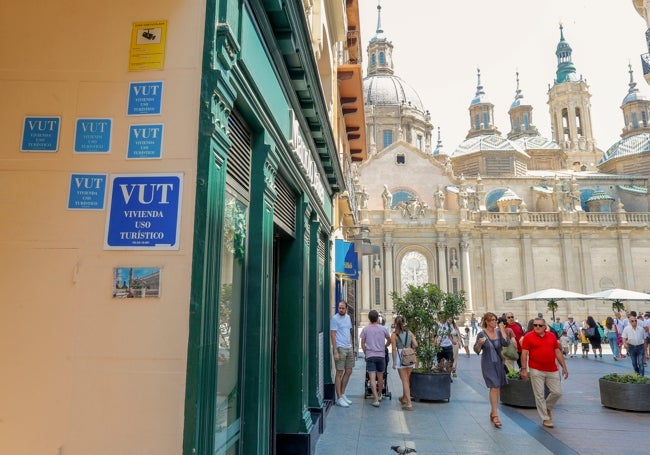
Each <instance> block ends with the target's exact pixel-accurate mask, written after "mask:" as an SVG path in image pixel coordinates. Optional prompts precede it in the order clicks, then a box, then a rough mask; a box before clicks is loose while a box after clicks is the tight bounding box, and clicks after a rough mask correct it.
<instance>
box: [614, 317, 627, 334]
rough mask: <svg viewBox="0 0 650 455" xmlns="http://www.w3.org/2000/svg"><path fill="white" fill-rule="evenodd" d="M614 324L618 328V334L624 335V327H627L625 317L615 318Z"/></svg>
mask: <svg viewBox="0 0 650 455" xmlns="http://www.w3.org/2000/svg"><path fill="white" fill-rule="evenodd" d="M625 321H627V319H625ZM614 325H615V326H616V328H617V329H618V334H619V335H621V336H623V329H624V328H625V322H623V319H620V318H614Z"/></svg>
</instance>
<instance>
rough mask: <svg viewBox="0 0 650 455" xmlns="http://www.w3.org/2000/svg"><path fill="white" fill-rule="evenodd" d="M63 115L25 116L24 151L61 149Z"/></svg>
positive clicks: (22, 149) (54, 150) (22, 145)
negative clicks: (60, 137) (60, 138)
mask: <svg viewBox="0 0 650 455" xmlns="http://www.w3.org/2000/svg"><path fill="white" fill-rule="evenodd" d="M60 131H61V117H25V123H24V124H23V141H22V144H21V148H20V150H21V151H23V152H56V151H57V150H58V149H59V132H60Z"/></svg>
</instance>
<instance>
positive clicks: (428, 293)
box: [391, 283, 465, 400]
mask: <svg viewBox="0 0 650 455" xmlns="http://www.w3.org/2000/svg"><path fill="white" fill-rule="evenodd" d="M391 297H392V298H393V308H394V309H395V312H396V313H397V314H399V315H400V316H403V317H404V319H406V326H407V328H408V329H409V330H410V331H411V332H412V333H413V335H414V336H415V339H416V340H417V342H418V347H417V348H416V350H415V352H416V354H417V363H416V366H415V369H414V371H413V373H412V374H411V395H412V397H413V398H416V399H419V400H449V399H450V396H451V386H450V384H451V382H452V381H451V365H450V364H448V363H447V362H440V363H438V361H437V354H438V352H440V350H441V347H440V344H439V343H440V342H439V340H440V339H441V338H442V337H445V336H447V335H448V333H447V332H446V331H445V330H443V322H444V321H446V320H447V319H448V318H450V317H454V318H456V317H458V316H459V315H460V314H461V313H463V311H465V296H464V293H463V292H462V291H461V292H455V293H451V292H445V291H443V290H441V289H440V288H439V287H438V286H437V285H435V284H431V283H426V284H423V285H420V286H414V285H409V286H408V289H407V291H406V292H405V293H404V295H399V294H397V293H396V292H393V293H392V294H391ZM441 321H443V322H441Z"/></svg>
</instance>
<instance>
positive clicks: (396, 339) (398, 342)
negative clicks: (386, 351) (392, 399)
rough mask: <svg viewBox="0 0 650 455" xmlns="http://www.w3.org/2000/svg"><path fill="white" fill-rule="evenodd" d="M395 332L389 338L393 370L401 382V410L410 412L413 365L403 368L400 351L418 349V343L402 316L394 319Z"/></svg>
mask: <svg viewBox="0 0 650 455" xmlns="http://www.w3.org/2000/svg"><path fill="white" fill-rule="evenodd" d="M394 325H395V330H394V331H393V333H392V334H391V336H390V341H391V350H392V351H393V369H397V372H398V373H399V378H400V380H401V381H402V396H401V397H399V401H400V403H402V409H403V410H405V411H412V410H413V405H412V403H411V372H412V371H413V368H414V367H415V365H409V366H405V365H402V360H401V356H402V349H404V348H408V347H411V348H413V349H415V348H417V347H418V342H417V340H416V339H415V337H414V336H413V332H411V331H410V330H408V329H407V328H406V321H405V320H404V318H403V317H402V316H397V317H396V318H395V322H394Z"/></svg>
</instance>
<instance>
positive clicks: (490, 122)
mask: <svg viewBox="0 0 650 455" xmlns="http://www.w3.org/2000/svg"><path fill="white" fill-rule="evenodd" d="M476 78H477V80H478V82H477V84H476V95H474V99H473V100H472V102H471V103H470V105H469V118H470V129H469V132H468V133H467V136H465V139H469V138H471V137H474V136H480V135H483V134H497V135H499V134H501V133H500V132H499V130H498V129H497V127H496V126H494V104H492V103H490V102H489V101H488V99H487V97H486V96H485V92H484V91H483V86H482V85H481V69H480V68H477V69H476Z"/></svg>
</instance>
